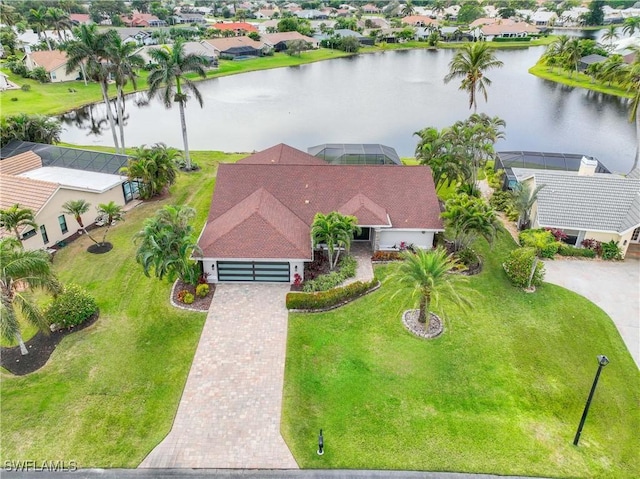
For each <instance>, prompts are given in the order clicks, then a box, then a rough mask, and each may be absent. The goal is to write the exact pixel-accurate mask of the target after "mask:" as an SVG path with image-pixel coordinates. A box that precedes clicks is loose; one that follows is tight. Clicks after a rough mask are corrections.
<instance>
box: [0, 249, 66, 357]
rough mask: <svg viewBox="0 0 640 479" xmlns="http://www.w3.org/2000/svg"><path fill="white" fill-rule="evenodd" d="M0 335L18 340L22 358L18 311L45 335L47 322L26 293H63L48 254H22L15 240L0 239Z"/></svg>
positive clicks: (38, 252) (26, 352) (22, 350)
mask: <svg viewBox="0 0 640 479" xmlns="http://www.w3.org/2000/svg"><path fill="white" fill-rule="evenodd" d="M0 265H1V267H0V290H1V293H2V295H1V296H2V297H1V301H0V334H1V335H2V337H3V338H5V339H8V340H14V339H15V340H17V341H18V343H19V344H20V351H21V352H22V354H23V355H25V354H28V353H29V351H28V350H27V348H26V346H25V345H24V341H23V340H22V335H21V334H20V322H19V320H18V311H20V313H22V317H23V318H24V319H25V320H27V321H28V322H29V323H31V324H33V325H35V326H37V327H38V328H39V329H41V330H42V331H44V332H47V331H48V326H49V325H48V324H47V321H46V319H45V317H44V315H43V314H42V311H40V309H39V308H38V305H37V304H36V302H35V301H34V300H33V298H32V297H31V295H30V294H29V292H30V291H31V290H33V289H42V290H44V291H46V292H48V293H51V294H54V295H55V294H58V293H60V292H61V291H62V288H61V286H60V283H59V282H58V280H57V278H56V276H55V274H54V272H53V270H52V268H51V261H50V259H49V255H48V254H47V253H46V252H44V251H42V250H36V251H25V250H24V249H22V245H21V244H20V242H19V241H17V240H15V239H14V238H3V239H1V240H0Z"/></svg>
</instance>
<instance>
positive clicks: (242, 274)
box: [198, 145, 443, 283]
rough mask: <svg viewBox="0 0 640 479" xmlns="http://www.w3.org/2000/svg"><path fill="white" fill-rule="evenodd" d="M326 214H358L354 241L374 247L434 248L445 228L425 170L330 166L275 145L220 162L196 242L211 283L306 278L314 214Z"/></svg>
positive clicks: (417, 167)
mask: <svg viewBox="0 0 640 479" xmlns="http://www.w3.org/2000/svg"><path fill="white" fill-rule="evenodd" d="M318 162H320V163H318ZM331 211H338V212H340V213H342V214H346V215H353V216H355V217H356V218H357V219H358V224H359V226H360V227H361V228H362V232H361V234H360V235H358V236H357V237H356V238H355V240H356V241H363V242H367V243H369V244H370V245H371V249H372V251H375V250H393V249H395V248H398V245H400V244H401V243H403V242H404V243H406V244H413V245H414V246H416V247H421V248H432V247H433V240H434V235H435V233H437V232H441V231H443V225H442V220H441V219H440V208H439V204H438V198H437V196H436V191H435V186H434V183H433V178H432V176H431V170H430V169H429V168H428V167H426V166H369V165H358V166H352V165H327V164H325V163H324V162H322V161H321V160H318V158H316V157H314V156H311V155H308V154H306V153H304V152H302V151H300V150H296V149H295V148H291V147H289V146H287V145H277V146H274V147H272V148H269V149H267V150H264V151H261V152H259V153H256V154H254V155H251V156H249V157H248V158H245V159H244V160H240V161H239V162H237V163H235V164H221V165H220V166H219V169H218V173H217V178H216V188H215V192H214V194H213V200H212V203H211V209H210V211H209V216H208V219H207V223H206V225H205V227H204V229H203V231H202V233H201V235H200V238H199V239H198V245H199V246H200V248H201V249H202V252H203V257H202V259H201V261H202V264H203V271H204V272H205V273H207V274H208V281H209V282H212V283H217V282H227V281H242V282H245V281H259V282H284V283H292V282H293V281H294V276H295V275H296V274H298V275H300V276H301V277H303V276H304V263H306V262H311V261H313V248H312V241H311V225H312V223H313V218H314V216H315V215H316V213H319V212H320V213H325V214H326V213H329V212H331ZM303 279H304V278H303Z"/></svg>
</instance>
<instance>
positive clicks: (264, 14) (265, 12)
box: [254, 8, 280, 20]
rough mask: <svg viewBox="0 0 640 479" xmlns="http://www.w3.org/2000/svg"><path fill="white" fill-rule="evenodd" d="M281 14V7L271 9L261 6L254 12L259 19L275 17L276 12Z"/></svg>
mask: <svg viewBox="0 0 640 479" xmlns="http://www.w3.org/2000/svg"><path fill="white" fill-rule="evenodd" d="M276 13H277V14H280V10H279V9H270V8H261V9H260V10H258V11H257V12H255V13H254V15H255V17H256V18H257V19H259V20H268V19H270V18H271V17H273V16H274V15H275V14H276Z"/></svg>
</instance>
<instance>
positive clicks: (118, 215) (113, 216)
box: [98, 201, 124, 245]
mask: <svg viewBox="0 0 640 479" xmlns="http://www.w3.org/2000/svg"><path fill="white" fill-rule="evenodd" d="M98 214H100V215H102V216H103V217H104V218H105V222H106V226H107V227H106V228H105V230H104V235H102V242H101V243H100V244H101V245H104V244H105V243H106V240H107V233H108V232H109V229H110V228H111V227H112V226H113V224H114V223H115V222H116V221H124V211H123V210H122V206H120V205H117V204H116V203H114V202H113V201H109V203H100V204H99V205H98Z"/></svg>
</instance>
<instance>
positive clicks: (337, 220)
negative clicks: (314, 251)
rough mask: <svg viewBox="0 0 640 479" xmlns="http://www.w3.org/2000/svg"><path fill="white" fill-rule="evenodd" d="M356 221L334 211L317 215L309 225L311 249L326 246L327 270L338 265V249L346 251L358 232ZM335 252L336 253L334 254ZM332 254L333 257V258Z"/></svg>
mask: <svg viewBox="0 0 640 479" xmlns="http://www.w3.org/2000/svg"><path fill="white" fill-rule="evenodd" d="M357 221H358V220H357V219H356V218H355V217H353V216H351V217H349V216H344V215H341V214H340V213H338V212H336V211H332V212H330V213H328V214H326V215H325V214H323V213H317V214H316V215H315V217H314V218H313V224H312V225H311V238H312V241H313V247H314V248H315V247H317V246H318V245H320V244H325V245H326V246H327V254H328V256H329V268H330V269H331V270H333V269H334V268H335V267H336V265H337V264H338V258H339V257H340V249H341V248H345V249H347V248H348V247H349V246H350V245H351V241H352V240H353V234H354V233H355V232H356V231H359V230H360V228H359V227H358V226H357ZM336 251H337V253H336ZM334 253H336V254H335V256H334Z"/></svg>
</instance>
